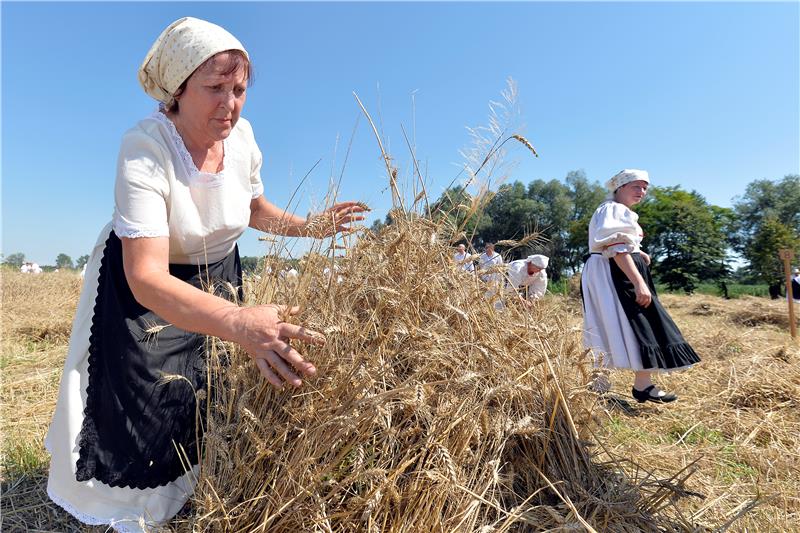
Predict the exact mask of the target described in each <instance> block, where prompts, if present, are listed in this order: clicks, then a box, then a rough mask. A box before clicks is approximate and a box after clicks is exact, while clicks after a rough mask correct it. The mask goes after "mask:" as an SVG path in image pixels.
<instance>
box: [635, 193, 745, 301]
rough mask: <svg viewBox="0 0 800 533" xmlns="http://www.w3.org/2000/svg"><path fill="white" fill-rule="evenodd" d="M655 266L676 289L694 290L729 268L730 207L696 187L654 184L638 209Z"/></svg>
mask: <svg viewBox="0 0 800 533" xmlns="http://www.w3.org/2000/svg"><path fill="white" fill-rule="evenodd" d="M637 211H638V212H639V216H640V218H639V224H640V225H641V226H642V229H643V230H644V233H645V235H646V236H647V237H646V241H645V243H644V244H645V248H646V249H647V251H648V252H649V253H650V256H651V258H652V259H653V272H654V274H655V275H656V276H657V277H658V279H659V280H660V281H661V282H662V283H665V284H666V285H667V287H668V288H669V289H670V290H677V289H682V290H684V291H685V292H687V293H691V292H693V291H694V290H695V288H696V287H697V284H698V283H699V282H701V281H704V280H709V279H718V278H721V277H722V276H724V275H725V274H726V273H727V268H726V266H725V250H726V248H727V242H728V240H727V238H726V234H725V227H726V224H727V223H728V222H727V221H728V220H729V219H730V213H729V211H730V210H726V209H725V208H721V207H716V206H710V205H708V203H707V202H706V200H705V199H704V198H703V197H702V196H700V195H699V194H698V193H696V192H687V191H684V190H682V189H681V188H680V187H664V188H660V187H652V188H651V189H650V192H649V193H648V198H647V199H646V200H645V201H644V202H643V203H642V205H641V206H639V208H638V209H637Z"/></svg>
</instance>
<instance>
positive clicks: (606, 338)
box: [581, 254, 644, 371]
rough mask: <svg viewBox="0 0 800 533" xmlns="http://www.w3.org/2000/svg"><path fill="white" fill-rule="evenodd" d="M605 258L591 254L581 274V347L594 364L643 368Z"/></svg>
mask: <svg viewBox="0 0 800 533" xmlns="http://www.w3.org/2000/svg"><path fill="white" fill-rule="evenodd" d="M608 261H609V260H608V259H606V258H605V257H603V256H602V255H595V254H592V255H591V256H589V259H588V260H587V261H586V264H585V265H584V267H583V274H582V275H581V287H582V291H583V307H584V310H583V347H584V348H587V349H591V350H592V355H593V357H594V363H595V366H596V367H602V368H625V369H629V370H633V371H637V370H644V368H643V366H642V357H641V355H640V353H639V341H637V340H636V335H635V334H634V333H633V329H632V328H631V325H630V322H629V321H628V317H627V316H626V315H625V310H624V309H623V308H622V304H621V303H620V301H619V297H618V296H617V291H616V289H615V288H614V281H613V279H612V278H611V267H610V266H609V264H608Z"/></svg>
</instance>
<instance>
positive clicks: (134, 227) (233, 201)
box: [112, 112, 264, 264]
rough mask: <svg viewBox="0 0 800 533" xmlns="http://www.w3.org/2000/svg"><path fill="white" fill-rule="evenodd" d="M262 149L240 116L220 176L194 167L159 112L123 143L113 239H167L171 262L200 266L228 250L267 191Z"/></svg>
mask: <svg viewBox="0 0 800 533" xmlns="http://www.w3.org/2000/svg"><path fill="white" fill-rule="evenodd" d="M261 162H262V156H261V151H260V150H259V149H258V145H257V144H256V141H255V137H254V136H253V130H252V128H251V127H250V123H249V122H247V121H246V120H245V119H243V118H239V120H238V122H237V123H236V126H235V127H234V128H233V130H232V131H231V134H230V135H229V136H228V138H227V139H225V141H224V156H223V170H222V171H221V172H219V173H216V174H212V173H209V172H201V171H199V170H198V169H197V167H196V166H195V164H194V162H193V161H192V158H191V156H190V155H189V152H188V150H187V149H186V146H185V145H184V143H183V139H181V136H180V135H179V134H178V131H177V130H176V129H175V126H174V124H173V123H172V121H171V120H169V118H167V117H166V115H164V114H163V113H161V112H156V113H154V114H153V115H151V116H150V117H148V118H146V119H144V120H142V121H140V122H139V123H138V124H137V125H136V126H134V127H133V128H132V129H130V130H128V131H127V132H126V133H125V135H124V136H123V138H122V145H121V147H120V152H119V158H118V160H117V178H116V185H115V187H114V200H115V202H114V204H115V205H114V217H113V219H112V227H113V229H114V232H115V233H116V234H117V236H118V237H128V238H138V237H169V262H170V263H180V264H204V263H211V262H214V261H218V260H220V259H222V258H223V257H225V256H226V255H228V254H229V253H230V252H232V251H233V248H234V246H235V245H236V240H237V239H238V238H239V237H240V236H241V235H242V233H243V232H244V230H245V229H246V228H247V226H248V224H249V222H250V202H251V200H252V199H253V198H257V197H259V196H260V195H261V194H263V192H264V186H263V184H262V182H261Z"/></svg>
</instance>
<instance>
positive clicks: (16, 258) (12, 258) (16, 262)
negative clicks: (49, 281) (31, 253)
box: [3, 252, 25, 268]
mask: <svg viewBox="0 0 800 533" xmlns="http://www.w3.org/2000/svg"><path fill="white" fill-rule="evenodd" d="M24 262H25V254H23V253H22V252H17V253H15V254H11V255H9V256H8V257H6V258H5V260H4V261H3V263H5V264H6V265H11V266H13V267H16V268H19V267H21V266H22V263H24Z"/></svg>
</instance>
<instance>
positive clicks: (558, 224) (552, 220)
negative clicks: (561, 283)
mask: <svg viewBox="0 0 800 533" xmlns="http://www.w3.org/2000/svg"><path fill="white" fill-rule="evenodd" d="M527 196H528V198H529V199H530V200H533V201H534V202H535V203H534V209H533V213H532V215H533V220H532V221H531V222H532V223H533V226H534V227H536V228H539V230H540V231H541V232H542V233H543V236H544V237H545V239H546V241H545V242H544V243H541V244H534V245H532V246H529V247H526V248H525V249H523V250H521V252H522V255H528V254H529V252H530V253H542V254H544V255H546V256H548V257H549V258H550V264H549V265H548V267H547V269H548V273H549V275H550V277H551V278H552V279H553V280H554V281H558V280H559V279H560V278H561V276H562V274H563V273H564V271H565V270H566V269H567V268H568V267H569V266H570V265H569V254H568V253H567V248H568V246H567V241H568V239H569V226H570V221H571V217H572V214H573V212H574V203H573V201H572V198H571V196H570V191H569V188H568V187H567V186H566V185H564V184H563V183H562V182H560V181H558V180H550V181H543V180H535V181H532V182H531V183H530V184H529V185H528V195H527Z"/></svg>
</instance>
